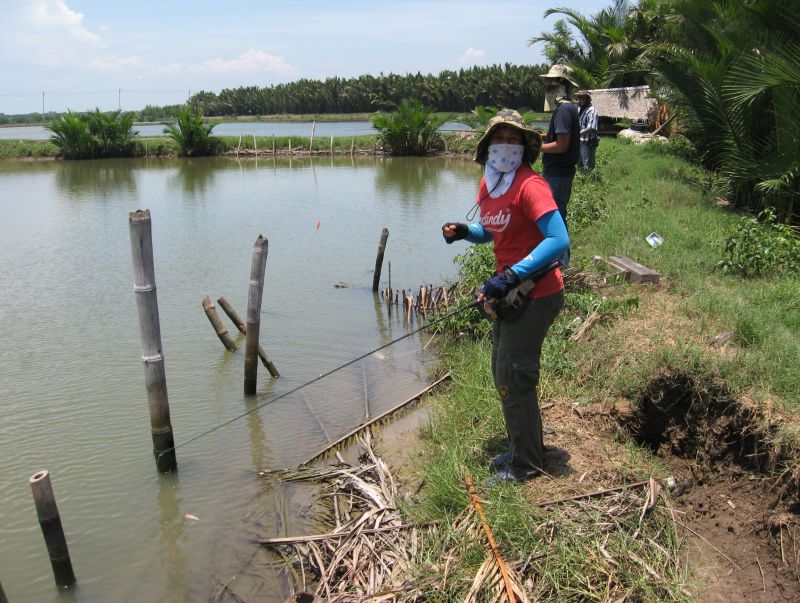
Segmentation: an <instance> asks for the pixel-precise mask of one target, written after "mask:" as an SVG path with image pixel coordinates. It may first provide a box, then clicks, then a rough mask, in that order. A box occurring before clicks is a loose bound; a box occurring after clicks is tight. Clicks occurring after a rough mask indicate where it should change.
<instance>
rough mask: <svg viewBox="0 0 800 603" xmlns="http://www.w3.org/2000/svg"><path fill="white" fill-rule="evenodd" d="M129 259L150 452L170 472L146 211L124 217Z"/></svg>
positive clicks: (164, 387) (172, 458)
mask: <svg viewBox="0 0 800 603" xmlns="http://www.w3.org/2000/svg"><path fill="white" fill-rule="evenodd" d="M128 225H129V230H130V236H131V254H132V256H133V290H134V292H135V294H136V307H137V310H138V314H139V333H140V336H141V339H142V362H144V380H145V385H146V387H147V402H148V406H149V408H150V432H151V434H152V436H153V453H154V454H155V457H156V468H157V469H158V470H159V471H161V472H169V471H173V470H174V469H175V468H176V466H177V464H176V461H175V449H174V446H175V442H174V439H173V437H172V423H171V422H170V417H169V397H168V396H167V377H166V373H165V370H164V353H163V350H162V348H161V326H160V323H159V320H158V297H157V295H156V276H155V267H154V263H153V237H152V231H151V224H150V210H149V209H145V210H137V211H134V212H131V213H130V214H128Z"/></svg>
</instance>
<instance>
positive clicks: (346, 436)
mask: <svg viewBox="0 0 800 603" xmlns="http://www.w3.org/2000/svg"><path fill="white" fill-rule="evenodd" d="M449 378H450V373H445V374H444V375H443V376H442V377H440V378H439V379H437V380H436V381H434V382H433V383H431V384H430V385H429V386H428V387H426V388H425V389H423V390H422V391H420V392H418V393H417V394H416V395H414V396H412V397H410V398H409V399H408V400H405V401H404V402H401V403H400V404H398V405H397V406H395V407H394V408H390V409H389V410H387V411H386V412H383V413H381V414H379V415H378V416H376V417H375V418H373V419H370V420H369V421H367V422H366V423H362V424H361V425H359V426H358V427H356V428H355V429H353V430H351V431H349V432H347V433H346V434H344V435H343V436H342V437H340V438H339V439H338V440H336V441H335V442H331V443H330V444H329V445H328V446H326V447H325V448H323V449H322V450H320V451H319V452H317V453H316V454H315V455H314V456H312V457H309V458H308V459H307V460H305V461H303V462H302V463H300V465H299V466H300V467H303V466H305V465H308V464H309V463H312V462H313V461H315V460H317V459H319V458H320V457H322V456H324V455H325V454H327V453H328V452H329V451H330V450H331V449H332V448H335V447H336V446H339V445H340V444H341V443H342V442H344V441H346V440H348V439H350V438H352V437H353V436H354V435H355V434H357V433H358V432H359V431H363V430H364V429H366V428H367V427H370V426H371V425H374V424H375V423H378V422H379V421H382V420H383V419H385V418H386V417H388V416H389V415H391V414H393V413H395V412H397V411H398V410H400V409H402V408H403V407H405V406H408V405H409V404H411V403H412V402H414V401H415V400H419V399H420V398H421V397H422V396H424V395H425V394H427V393H428V392H429V391H431V390H432V389H433V388H434V387H436V386H437V385H439V384H440V383H442V382H443V381H446V380H447V379H449Z"/></svg>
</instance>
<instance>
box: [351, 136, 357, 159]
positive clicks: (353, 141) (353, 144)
mask: <svg viewBox="0 0 800 603" xmlns="http://www.w3.org/2000/svg"><path fill="white" fill-rule="evenodd" d="M355 148H356V137H355V136H353V138H352V139H351V140H350V155H352V154H353V152H354V151H355Z"/></svg>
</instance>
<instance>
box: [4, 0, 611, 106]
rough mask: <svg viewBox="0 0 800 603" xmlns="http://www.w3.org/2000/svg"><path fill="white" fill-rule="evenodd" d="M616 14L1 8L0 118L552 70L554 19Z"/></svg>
mask: <svg viewBox="0 0 800 603" xmlns="http://www.w3.org/2000/svg"><path fill="white" fill-rule="evenodd" d="M610 3H611V0H549V1H545V2H540V1H528V2H522V1H513V0H490V1H487V0H480V1H476V0H395V1H394V2H382V1H380V0H329V1H327V2H323V1H317V2H312V1H304V0H293V1H292V0H290V1H288V2H273V1H272V0H261V1H260V2H259V1H246V0H225V1H222V2H220V1H216V2H209V1H206V0H194V1H192V2H187V1H183V0H174V1H173V0H160V1H158V2H156V1H154V0H138V1H136V2H133V1H131V0H126V1H120V0H0V113H6V114H15V113H37V112H40V111H42V107H43V106H44V110H45V111H66V110H68V109H69V110H73V111H85V110H90V109H94V108H95V107H98V108H100V109H101V110H104V111H106V110H112V109H118V108H119V109H122V110H123V111H125V110H136V109H141V108H143V107H144V106H145V105H148V104H150V105H166V104H177V103H182V102H185V101H186V100H187V98H188V97H189V95H190V94H192V93H195V92H198V91H200V90H206V91H213V92H219V91H220V90H222V89H223V88H237V87H239V86H259V87H264V86H270V85H273V84H280V83H285V82H290V81H295V80H298V79H325V78H327V77H333V76H338V77H344V78H348V77H357V76H359V75H363V74H371V75H379V74H381V73H383V74H388V73H396V74H406V73H417V72H420V73H423V74H428V73H432V74H438V73H439V72H441V71H443V70H446V69H452V70H458V69H460V68H462V67H464V68H467V67H471V66H474V65H493V64H503V63H513V64H520V65H524V64H531V63H544V62H546V60H545V59H544V56H543V55H542V53H541V45H536V46H533V47H531V46H528V40H529V39H530V38H531V37H532V36H535V35H538V34H539V33H541V32H543V31H550V30H552V27H553V24H554V23H555V21H556V20H557V17H556V16H551V17H548V18H547V19H545V18H544V12H545V10H546V9H547V8H548V7H551V6H563V7H569V8H574V9H577V10H579V11H581V12H583V13H584V14H587V15H589V14H594V13H596V12H597V11H599V10H600V9H602V8H604V7H606V6H608V5H609V4H610Z"/></svg>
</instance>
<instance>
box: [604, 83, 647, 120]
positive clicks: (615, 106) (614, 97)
mask: <svg viewBox="0 0 800 603" xmlns="http://www.w3.org/2000/svg"><path fill="white" fill-rule="evenodd" d="M590 93H591V95H592V104H593V105H594V107H595V109H597V114H598V115H600V117H614V118H617V119H621V118H627V119H641V120H646V119H648V117H649V115H650V113H651V112H652V111H655V108H656V105H657V104H658V103H657V101H656V99H654V98H653V97H651V96H650V86H631V87H629V88H599V89H596V90H590Z"/></svg>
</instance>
